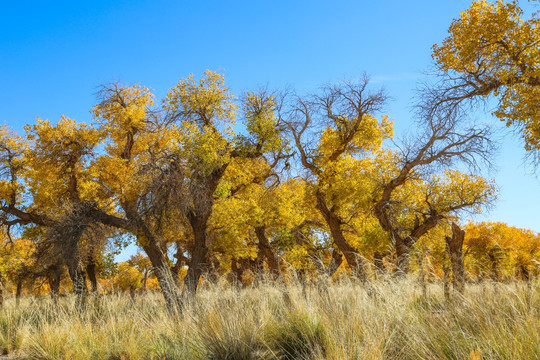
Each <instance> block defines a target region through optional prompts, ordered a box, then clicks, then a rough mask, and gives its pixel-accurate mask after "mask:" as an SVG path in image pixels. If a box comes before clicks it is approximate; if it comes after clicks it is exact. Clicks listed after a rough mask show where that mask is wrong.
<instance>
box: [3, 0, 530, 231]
mask: <svg viewBox="0 0 540 360" xmlns="http://www.w3.org/2000/svg"><path fill="white" fill-rule="evenodd" d="M2 5H3V7H2V12H1V14H0V32H1V34H2V36H1V37H0V84H1V85H2V87H1V89H0V123H7V124H9V125H10V126H12V127H13V128H14V129H15V130H17V131H20V130H21V129H22V126H23V125H24V124H27V123H33V122H34V121H35V118H36V117H38V116H39V117H42V118H47V119H49V120H51V121H56V120H58V118H59V117H60V115H62V114H65V115H66V116H68V117H72V118H76V119H78V120H80V121H89V120H90V114H89V110H90V108H91V107H92V105H93V104H94V102H95V97H94V93H95V91H96V88H97V86H98V85H99V84H101V83H106V82H110V81H114V80H120V81H123V82H127V83H141V84H144V85H146V86H148V87H150V88H152V89H154V91H155V93H156V95H157V96H158V98H159V97H161V96H163V94H164V93H165V92H166V90H167V89H168V88H170V87H171V86H173V85H174V84H175V83H176V82H177V81H178V79H179V78H181V77H185V76H187V75H188V74H189V73H194V74H196V75H197V76H199V75H200V74H201V73H202V72H203V71H204V70H205V69H213V70H221V71H222V72H223V73H224V74H225V76H226V81H227V83H228V85H229V86H230V87H231V88H232V89H233V91H235V92H237V93H240V92H241V91H243V90H247V89H250V88H253V87H255V86H258V85H265V84H268V85H269V86H270V87H280V86H285V85H290V86H293V87H295V88H296V89H298V90H300V91H309V90H315V89H316V88H317V87H318V86H319V85H321V84H324V83H327V82H331V81H335V80H339V79H343V78H351V77H357V76H360V75H361V74H362V73H363V72H367V73H368V74H370V75H371V77H372V80H373V82H374V83H376V84H380V85H384V86H385V88H386V89H387V91H388V93H389V94H390V95H391V96H392V97H393V101H392V102H391V103H390V104H389V106H388V107H387V112H388V114H389V115H390V116H391V117H392V118H393V119H394V121H395V124H396V128H397V133H398V134H399V132H400V131H402V130H403V129H406V128H407V127H410V125H411V124H412V122H411V116H410V114H409V106H410V98H411V96H412V94H413V92H412V90H413V89H414V88H415V86H416V83H417V81H418V80H419V79H420V78H421V76H422V72H424V71H426V70H427V69H428V68H429V67H430V64H431V57H430V49H431V45H432V44H433V43H436V42H440V41H441V40H442V39H443V38H444V37H445V35H446V32H447V29H448V26H449V25H450V23H451V21H452V19H453V18H454V17H456V16H458V14H459V12H460V11H461V10H464V9H466V8H467V7H468V6H469V5H470V1H463V0H453V1H433V0H424V1H414V0H412V1H397V0H395V1H389V0H386V1H352V0H351V1H304V0H303V1H291V0H289V1H279V0H275V1H223V0H222V1H217V0H215V1H194V0H193V1H138V0H129V1H66V2H63V1H48V2H45V1H34V2H33V1H24V2H23V1H21V2H16V1H10V2H4V3H3V4H2ZM522 5H523V6H530V5H529V4H528V3H527V2H525V1H523V2H522ZM479 117H480V118H485V119H487V118H489V116H488V115H485V116H479ZM493 124H494V125H496V126H498V127H500V124H499V123H497V122H496V121H495V120H493ZM506 134H507V136H505V140H504V143H503V146H502V148H501V154H500V156H499V157H498V158H497V165H498V167H499V171H498V172H497V173H495V174H492V176H494V177H495V178H496V181H497V183H498V185H499V188H500V196H499V198H500V199H499V201H498V203H497V206H496V208H495V209H494V210H492V211H491V212H490V213H489V214H488V215H487V218H491V219H494V220H499V221H505V222H508V223H510V224H511V225H515V226H520V227H527V228H531V229H533V230H536V231H540V224H538V221H537V218H538V214H539V213H540V183H539V181H538V180H537V179H536V178H535V177H534V176H532V175H530V172H531V169H530V168H528V167H527V166H525V165H523V161H522V158H523V156H524V155H525V152H524V151H523V150H522V148H521V145H520V141H519V139H518V137H517V136H512V135H509V134H511V133H510V132H507V133H506ZM485 218H486V216H484V217H480V218H479V219H480V220H481V219H485Z"/></svg>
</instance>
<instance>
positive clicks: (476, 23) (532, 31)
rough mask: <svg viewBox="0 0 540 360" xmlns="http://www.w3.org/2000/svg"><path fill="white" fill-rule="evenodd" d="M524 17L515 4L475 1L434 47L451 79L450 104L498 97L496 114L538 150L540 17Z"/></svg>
mask: <svg viewBox="0 0 540 360" xmlns="http://www.w3.org/2000/svg"><path fill="white" fill-rule="evenodd" d="M538 14H539V13H535V14H533V15H532V16H531V17H530V18H529V19H524V13H523V10H522V9H521V8H520V7H519V6H518V3H517V1H511V2H505V1H502V0H498V1H497V2H495V3H491V2H488V1H475V2H474V3H473V4H472V5H471V7H470V8H469V9H467V10H465V11H463V12H462V13H461V14H460V16H459V17H458V18H457V19H455V20H454V21H453V22H452V25H451V26H450V29H449V36H448V37H447V38H446V39H445V40H444V41H443V42H442V44H440V45H434V46H433V58H434V60H435V61H436V64H437V66H438V67H439V68H440V69H441V70H443V71H444V72H446V73H447V74H448V75H449V79H450V80H451V81H452V82H451V83H449V84H448V86H445V90H444V91H445V94H444V97H446V100H449V101H461V100H464V99H470V98H474V97H476V96H480V97H487V96H488V95H493V96H495V97H497V99H498V101H499V104H498V107H497V108H496V109H495V111H494V115H495V116H497V117H498V118H499V119H501V120H503V121H505V122H506V124H507V125H508V126H510V125H516V126H518V128H519V129H521V130H522V134H523V138H524V139H525V142H526V144H525V146H526V149H527V150H533V149H535V150H538V149H540V105H539V104H540V46H539V45H540V26H539V25H540V17H539V16H538Z"/></svg>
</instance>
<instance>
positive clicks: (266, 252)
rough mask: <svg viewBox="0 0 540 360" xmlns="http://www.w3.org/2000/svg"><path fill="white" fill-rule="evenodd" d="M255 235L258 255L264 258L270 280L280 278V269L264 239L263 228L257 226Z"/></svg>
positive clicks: (274, 255)
mask: <svg viewBox="0 0 540 360" xmlns="http://www.w3.org/2000/svg"><path fill="white" fill-rule="evenodd" d="M255 235H257V240H258V243H257V247H258V250H259V253H260V254H262V255H263V256H264V258H266V263H267V264H268V269H269V270H270V274H271V275H272V278H274V279H276V278H278V277H280V276H281V269H280V267H279V259H278V257H277V256H276V254H275V253H274V250H273V249H272V246H271V245H270V242H269V241H268V238H267V237H266V231H265V227H264V226H257V227H256V228H255Z"/></svg>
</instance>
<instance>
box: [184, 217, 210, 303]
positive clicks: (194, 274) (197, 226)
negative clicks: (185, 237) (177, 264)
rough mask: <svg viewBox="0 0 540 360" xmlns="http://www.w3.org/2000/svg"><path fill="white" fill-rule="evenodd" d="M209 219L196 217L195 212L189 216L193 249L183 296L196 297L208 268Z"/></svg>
mask: <svg viewBox="0 0 540 360" xmlns="http://www.w3.org/2000/svg"><path fill="white" fill-rule="evenodd" d="M209 217H210V214H204V215H196V214H195V213H193V212H192V213H190V214H189V216H188V218H189V222H190V224H191V228H192V230H193V247H192V251H191V261H190V262H189V267H188V271H187V274H186V278H185V279H184V290H183V291H182V295H183V296H186V295H189V296H193V295H195V293H196V291H197V286H198V285H199V280H200V278H201V276H202V274H203V272H204V270H205V267H206V256H207V255H208V246H207V242H206V241H207V230H208V218H209Z"/></svg>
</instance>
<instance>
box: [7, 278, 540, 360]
mask: <svg viewBox="0 0 540 360" xmlns="http://www.w3.org/2000/svg"><path fill="white" fill-rule="evenodd" d="M539 285H540V284H539V283H538V282H537V281H531V282H518V281H513V282H508V283H502V282H491V281H485V282H482V283H478V284H467V287H466V291H465V293H464V295H460V294H459V293H458V292H456V293H453V294H452V296H451V297H450V298H449V299H445V297H444V295H443V287H442V284H441V283H437V282H433V283H430V284H428V286H427V294H423V291H422V287H421V286H419V284H418V283H417V282H416V280H415V279H413V278H412V277H410V278H407V279H401V280H396V279H393V278H384V279H382V280H381V281H378V282H370V283H362V282H360V281H358V282H354V281H352V280H350V279H342V280H339V281H335V282H328V281H322V280H321V281H320V282H318V283H312V284H307V285H306V286H305V287H303V286H302V284H301V283H300V282H298V281H294V280H292V281H290V282H289V284H288V285H276V284H275V283H271V282H264V283H261V284H259V285H258V286H250V287H245V288H241V287H234V286H230V285H229V284H227V283H226V282H225V281H218V282H217V283H215V284H212V285H208V284H205V286H203V287H202V288H201V289H200V291H199V292H198V294H197V297H196V298H195V299H192V300H190V302H189V303H188V304H186V306H185V311H184V315H183V316H182V317H172V316H171V315H170V313H169V312H168V311H167V309H166V306H165V303H164V300H163V298H162V297H161V296H160V295H159V294H158V293H153V292H148V293H146V294H143V295H140V296H136V297H134V298H132V297H130V296H126V295H122V294H120V295H106V296H104V295H102V296H97V297H94V298H91V299H89V301H88V303H87V304H86V306H85V307H84V308H83V309H80V308H78V307H77V306H76V305H75V303H76V301H75V300H76V298H75V297H74V296H71V295H70V296H66V297H62V298H60V299H59V301H58V304H57V305H55V304H54V303H53V301H52V300H50V298H49V297H41V298H40V297H25V298H23V299H21V302H20V304H19V305H18V306H16V304H15V300H14V299H13V300H11V299H8V301H7V303H6V304H5V306H4V307H3V308H2V310H0V328H1V331H0V336H1V337H0V345H1V347H2V350H3V352H4V353H5V354H9V356H10V357H13V358H20V359H73V360H77V359H81V360H82V359H126V360H127V359H533V358H538V357H539V356H540V286H539Z"/></svg>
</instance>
